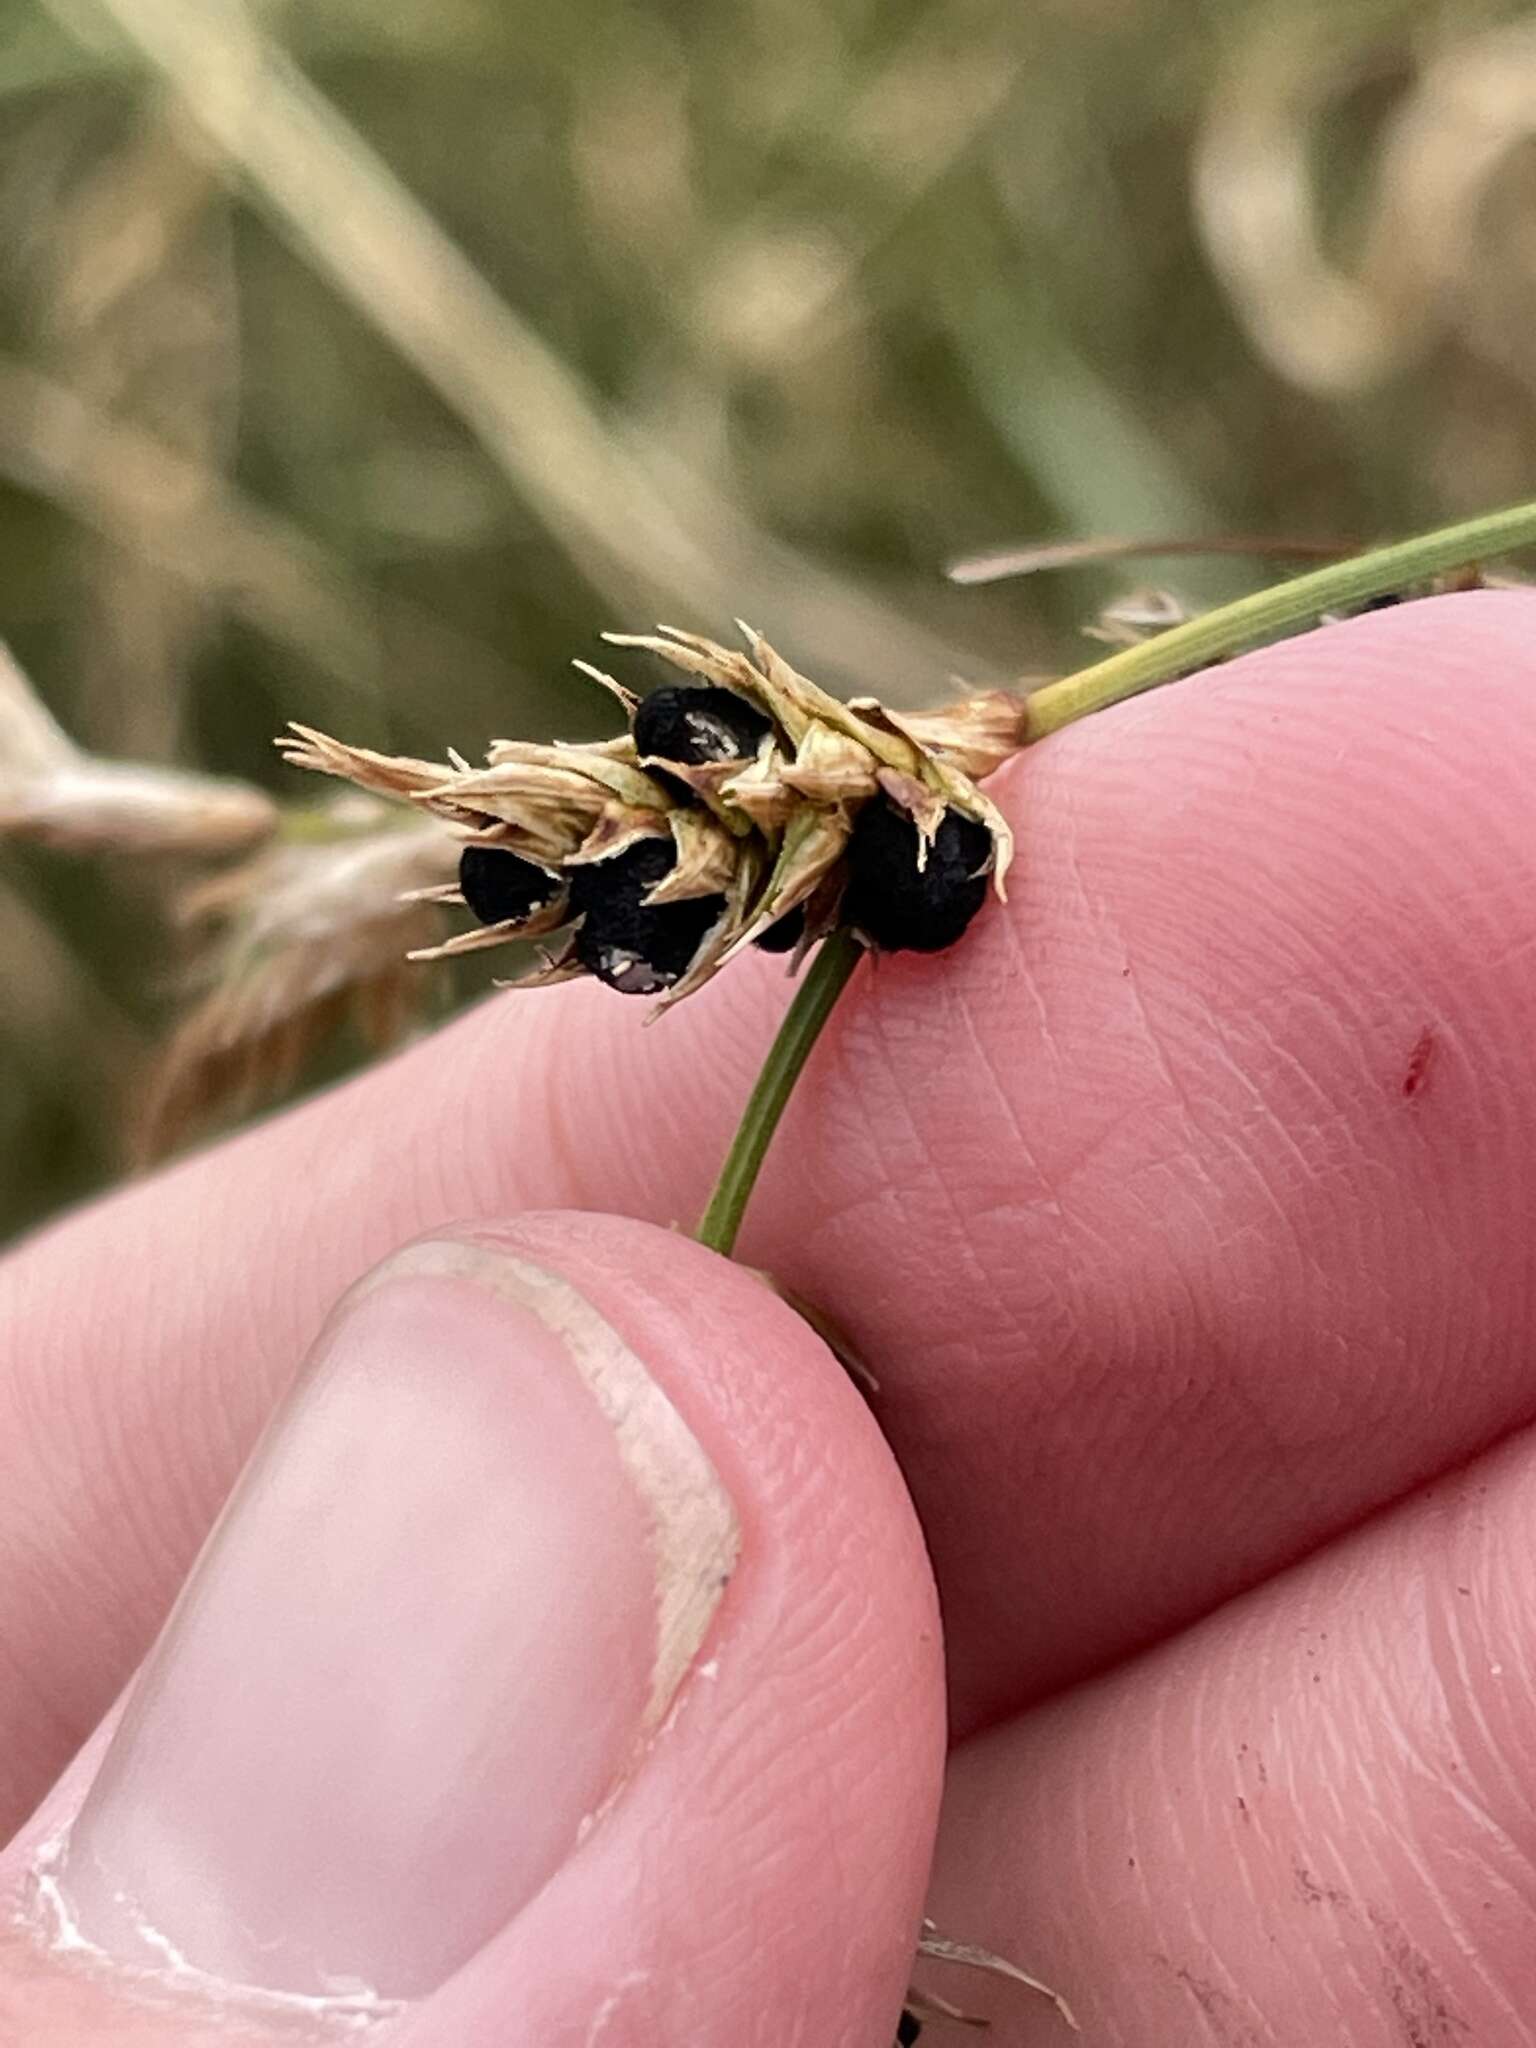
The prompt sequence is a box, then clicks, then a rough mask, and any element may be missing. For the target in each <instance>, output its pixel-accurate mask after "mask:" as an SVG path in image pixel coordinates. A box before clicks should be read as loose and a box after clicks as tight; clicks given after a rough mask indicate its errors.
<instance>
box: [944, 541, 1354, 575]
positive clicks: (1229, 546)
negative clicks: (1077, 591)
mask: <svg viewBox="0 0 1536 2048" xmlns="http://www.w3.org/2000/svg"><path fill="white" fill-rule="evenodd" d="M1362 546H1363V543H1362V542H1361V541H1358V540H1291V539H1282V538H1277V537H1276V536H1274V535H1272V534H1269V535H1266V534H1247V533H1231V534H1211V535H1208V536H1207V537H1206V538H1205V539H1203V540H1201V539H1192V538H1191V539H1179V538H1175V537H1173V536H1171V535H1164V536H1162V537H1160V538H1153V539H1150V540H1135V539H1125V538H1122V537H1115V538H1105V539H1102V540H1049V541H1035V542H1025V543H1023V544H1021V545H1020V546H1018V547H1011V548H991V549H989V550H988V551H987V552H986V553H985V554H980V555H964V556H962V557H961V558H960V560H959V561H956V562H951V563H950V564H949V566H948V568H947V569H946V570H945V571H944V573H945V575H946V576H947V577H948V578H949V580H950V582H951V583H967V584H970V583H999V582H1001V581H1002V580H1003V579H1004V578H1005V577H1008V576H1038V575H1040V574H1041V573H1042V572H1043V571H1045V570H1049V569H1082V568H1087V567H1089V566H1090V565H1091V564H1093V563H1095V562H1124V561H1129V560H1133V559H1135V558H1137V557H1139V556H1143V555H1167V556H1169V557H1176V556H1194V557H1196V558H1198V557H1200V556H1202V555H1239V556H1252V557H1253V558H1255V559H1266V558H1267V559H1268V560H1271V561H1276V562H1332V561H1335V560H1337V559H1338V557H1339V556H1341V555H1353V554H1356V553H1358V551H1359V550H1360V548H1361V547H1362Z"/></svg>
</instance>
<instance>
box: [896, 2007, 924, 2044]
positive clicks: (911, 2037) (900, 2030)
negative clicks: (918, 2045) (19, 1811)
mask: <svg viewBox="0 0 1536 2048" xmlns="http://www.w3.org/2000/svg"><path fill="white" fill-rule="evenodd" d="M922 2031H923V2023H922V2021H921V2020H920V2019H919V2018H918V2016H917V2014H916V2013H915V2012H905V2011H904V2012H903V2013H902V2015H901V2018H900V2020H899V2021H898V2022H897V2026H896V2048H913V2044H914V2043H915V2042H916V2041H917V2039H918V2037H919V2036H920V2035H921V2033H922Z"/></svg>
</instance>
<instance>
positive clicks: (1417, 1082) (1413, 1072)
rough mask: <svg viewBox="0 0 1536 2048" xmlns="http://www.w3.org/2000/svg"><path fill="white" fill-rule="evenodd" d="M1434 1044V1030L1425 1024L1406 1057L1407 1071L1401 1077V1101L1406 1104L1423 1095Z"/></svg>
mask: <svg viewBox="0 0 1536 2048" xmlns="http://www.w3.org/2000/svg"><path fill="white" fill-rule="evenodd" d="M1435 1044H1436V1040H1435V1033H1434V1028H1433V1026H1431V1025H1429V1024H1426V1025H1425V1026H1424V1029H1423V1030H1422V1031H1421V1032H1420V1033H1419V1035H1418V1037H1417V1038H1416V1039H1415V1040H1414V1045H1413V1051H1412V1052H1411V1053H1409V1055H1408V1071H1407V1073H1406V1074H1404V1076H1403V1099H1404V1100H1405V1101H1406V1102H1411V1101H1412V1100H1413V1098H1414V1096H1416V1095H1419V1094H1422V1093H1423V1089H1424V1083H1425V1082H1426V1081H1427V1080H1428V1078H1429V1063H1430V1061H1431V1060H1432V1059H1433V1058H1434V1056H1435Z"/></svg>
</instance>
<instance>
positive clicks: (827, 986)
mask: <svg viewBox="0 0 1536 2048" xmlns="http://www.w3.org/2000/svg"><path fill="white" fill-rule="evenodd" d="M863 957H864V948H863V947H862V946H861V945H860V944H859V942H858V940H857V939H856V938H854V937H853V935H852V933H851V932H846V931H835V932H833V933H832V934H831V936H830V937H828V938H826V939H824V940H823V941H822V943H821V949H820V951H819V952H818V953H817V955H816V957H815V959H814V960H813V961H812V962H811V964H810V966H809V967H808V968H807V969H806V972H805V977H804V979H803V980H802V981H801V983H800V986H799V987H798V988H797V989H796V990H795V999H794V1001H793V1002H792V1003H791V1004H790V1006H789V1008H788V1010H787V1011H786V1012H785V1016H784V1021H783V1023H782V1024H781V1025H780V1026H779V1029H778V1033H777V1035H776V1036H775V1038H774V1041H773V1044H772V1045H771V1046H770V1047H769V1049H768V1057H767V1059H766V1060H764V1062H763V1067H762V1072H761V1073H760V1074H759V1075H758V1077H757V1083H756V1086H755V1087H754V1088H753V1090H752V1093H751V1095H750V1096H749V1097H748V1099H747V1106H746V1108H745V1109H744V1110H743V1111H742V1117H741V1122H740V1123H739V1124H738V1125H737V1127H736V1135H735V1137H734V1138H732V1140H731V1149H730V1150H729V1152H727V1153H726V1155H725V1164H724V1165H723V1166H722V1167H721V1169H720V1178H719V1179H718V1180H717V1181H716V1182H715V1191H714V1193H713V1194H712V1195H711V1196H710V1198H709V1206H708V1208H706V1209H705V1211H704V1215H703V1217H702V1219H701V1221H700V1223H699V1227H698V1229H697V1231H696V1232H695V1233H694V1234H695V1236H696V1237H697V1238H698V1241H699V1243H700V1244H706V1245H708V1246H709V1248H710V1250H711V1251H716V1252H721V1253H723V1254H724V1255H725V1256H726V1257H727V1258H728V1257H729V1256H730V1254H731V1251H732V1249H733V1248H734V1246H735V1243H736V1234H737V1232H738V1231H739V1230H740V1229H741V1219H742V1217H743V1215H745V1213H746V1207H747V1203H748V1201H749V1200H750V1198H751V1194H752V1189H753V1187H754V1185H755V1184H756V1181H757V1176H758V1170H759V1168H760V1167H761V1166H762V1163H763V1158H764V1155H765V1154H766V1152H767V1150H768V1145H769V1141H770V1140H771V1138H772V1137H773V1134H774V1132H775V1131H776V1130H777V1129H778V1124H779V1118H780V1117H781V1116H782V1115H783V1114H784V1109H785V1105H786V1104H787V1103H788V1101H789V1098H790V1094H791V1091H792V1090H793V1088H794V1085H795V1082H796V1081H797V1080H798V1079H799V1076H800V1069H801V1068H802V1067H803V1066H804V1065H805V1062H806V1060H807V1058H808V1057H809V1056H810V1050H811V1047H812V1046H813V1045H814V1044H815V1043H816V1040H817V1037H818V1036H819V1035H820V1032H821V1027H822V1025H823V1024H825V1023H826V1021H827V1019H828V1017H830V1016H831V1014H832V1009H833V1006H834V1004H835V1003H836V1002H837V999H838V997H839V996H840V995H841V994H842V992H843V989H844V988H845V987H846V986H847V982H848V977H849V976H850V975H851V974H852V973H853V970H854V968H855V967H857V966H858V964H859V962H860V960H862V959H863Z"/></svg>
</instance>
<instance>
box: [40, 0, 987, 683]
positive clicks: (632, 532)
mask: <svg viewBox="0 0 1536 2048" xmlns="http://www.w3.org/2000/svg"><path fill="white" fill-rule="evenodd" d="M95 4H96V5H97V7H98V8H99V10H100V11H101V12H102V13H103V14H105V15H106V16H108V17H109V18H110V19H111V20H112V21H113V22H114V23H115V24H116V25H117V26H118V28H120V29H121V30H122V31H123V32H124V33H125V34H126V35H127V36H128V37H129V38H130V39H131V40H132V41H133V42H134V43H135V44H136V45H137V46H138V47H139V48H140V49H141V50H142V51H143V52H144V53H145V55H146V56H147V57H148V58H149V59H150V60H151V62H153V63H154V64H155V66H156V67H157V68H158V69H159V70H160V71H161V73H162V74H163V75H164V76H165V77H166V78H167V79H169V80H170V81H171V82H172V83H173V84H174V85H175V87H176V89H177V90H178V91H179V92H180V94H181V95H182V96H183V98H184V99H185V101H186V103H187V105H188V107H189V109H190V110H191V112H192V114H193V116H194V117H195V119H196V120H197V121H198V123H199V124H200V125H201V127H202V128H203V129H204V130H205V131H206V132H207V133H208V134H209V135H210V136H211V137H212V138H213V139H214V140H215V142H216V143H217V144H218V146H219V147H220V149H222V150H223V151H224V153H225V155H226V156H227V157H228V159H229V161H230V162H231V164H233V165H235V166H237V167H238V168H239V169H240V170H241V171H242V172H243V173H244V175H245V177H246V178H247V179H248V180H249V181H250V184H251V185H252V187H253V188H254V190H255V192H256V193H257V194H258V195H259V196H260V198H261V199H262V201H263V202H264V203H265V205H266V206H267V207H268V209H269V210H270V211H271V212H272V213H273V214H274V215H275V216H276V217H277V219H278V220H279V221H280V223H281V224H282V225H283V226H284V227H285V228H286V230H287V231H288V233H289V234H290V235H291V236H292V237H293V239H294V240H295V241H296V242H297V243H298V244H299V245H300V247H301V248H303V249H304V250H305V251H306V252H307V253H308V255H309V256H310V257H311V259H312V260H313V261H314V262H315V263H316V265H317V266H318V267H319V268H320V269H321V270H322V271H323V272H324V274H325V275H326V276H327V277H329V278H330V279H331V281H332V282H333V283H334V284H335V285H336V286H337V287H338V288H339V289H340V290H341V291H343V292H344V293H345V294H346V296H347V297H348V298H349V299H351V300H352V302H353V303H354V304H355V305H356V306H357V307H358V309H359V310H360V311H361V312H363V313H364V314H365V315H366V316H367V317H368V318H369V319H370V320H371V321H372V322H373V323H374V324H375V325H376V326H377V327H379V329H380V330H381V331H382V332H383V333H384V334H386V335H387V336H388V337H389V339H390V340H391V341H392V342H393V344H394V345H395V347H396V348H397V349H398V350H399V351H400V353H401V354H402V356H404V357H405V358H406V360H408V361H409V362H411V363H413V364H414V365H415V366H416V368H417V370H418V371H419V372H420V373H421V375H422V376H424V377H425V378H426V379H427V381H428V382H429V383H430V384H432V385H433V386H434V387H435V389H436V390H437V391H438V392H439V394H440V395H441V396H442V397H443V398H444V399H445V401H446V402H447V403H448V404H449V405H450V406H451V407H453V409H454V410H455V411H456V412H457V413H458V414H459V416H460V418H461V419H463V421H464V422H465V424H466V425H467V426H468V427H469V428H470V429H471V430H472V431H473V432H474V433H475V434H476V435H477V436H478V438H479V439H480V441H481V443H482V445H483V446H484V447H485V448H486V450H487V452H488V453H489V454H490V455H492V456H493V457H494V459H495V460H496V461H497V462H498V463H499V464H500V465H501V467H502V469H503V470H504V471H505V473H506V474H507V475H508V477H509V478H510V479H511V480H512V481H513V483H514V484H515V485H516V486H517V488H518V489H519V490H520V491H521V492H522V494H523V495H524V496H525V498H526V499H527V500H528V502H529V503H530V504H531V505H533V506H534V507H535V508H536V509H537V511H538V512H539V514H540V516H541V517H542V518H543V519H544V521H545V522H546V524H547V525H548V526H549V527H550V529H551V531H553V532H555V533H558V534H559V535H560V536H561V537H562V538H563V539H564V541H565V543H566V545H567V546H568V548H569V549H570V551H571V553H572V554H573V556H575V557H576V558H578V559H579V560H580V561H581V562H582V564H583V566H584V568H585V569H586V571H587V573H588V574H590V575H591V576H592V577H593V578H594V580H595V581H597V582H598V583H599V584H600V585H601V586H602V587H604V588H606V589H607V590H608V591H609V592H610V593H611V594H612V595H613V596H614V597H616V598H617V599H619V600H620V601H621V602H623V603H625V604H629V603H632V602H633V600H634V597H635V594H636V592H637V590H642V589H643V590H648V591H650V592H652V593H654V594H656V595H661V594H666V595H668V596H670V597H671V598H672V600H673V601H674V602H675V603H677V604H679V605H680V606H682V607H683V608H685V609H686V610H688V611H694V612H697V611H700V610H705V611H716V612H724V611H727V610H728V609H729V608H731V607H734V606H735V605H739V604H741V603H742V602H743V600H745V601H746V602H747V603H749V604H750V605H752V606H754V607H759V608H761V609H762V610H763V611H764V612H765V613H766V614H769V615H772V616H774V617H776V618H778V619H779V620H781V621H782V622H783V624H784V626H785V628H786V630H787V632H788V634H789V636H790V637H791V638H792V639H793V640H795V641H796V642H797V643H799V644H800V645H801V646H803V647H805V648H807V649H808V650H809V651H810V652H811V653H812V654H814V655H815V656H816V658H817V659H818V660H820V661H823V662H825V663H827V664H828V665H831V666H841V667H845V668H847V669H849V670H850V671H851V672H853V673H860V674H862V673H870V674H878V673H880V672H881V671H883V670H885V669H887V668H895V669H897V670H898V671H899V670H900V669H901V668H903V667H905V668H919V669H922V668H926V669H928V670H929V671H930V672H931V673H936V674H944V673H946V672H948V671H950V670H952V669H955V668H957V667H960V668H964V667H966V666H967V665H968V662H967V656H966V653H965V651H964V650H962V649H956V648H953V647H950V646H947V645H945V644H944V643H943V642H942V641H939V640H937V639H936V638H935V637H934V636H933V635H931V634H930V633H928V632H927V631H926V630H925V629H923V628H922V627H921V626H919V625H918V624H917V623H916V622H915V621H913V620H910V619H907V618H905V617H904V616H902V615H901V614H899V613H897V612H895V611H894V610H893V609H892V608H891V607H890V606H888V605H885V604H883V603H881V602H880V601H878V600H877V599H875V598H872V597H869V596H868V595H866V594H865V593H863V592H861V591H860V590H858V589H857V588H856V587H855V586H852V585H850V584H848V583H847V582H845V581H844V580H843V579H841V578H839V577H837V576H834V575H831V574H829V573H828V572H827V571H826V570H824V569H822V568H820V567H819V566H818V565H817V564H815V563H814V562H812V561H809V560H808V559H806V558H804V557H803V556H801V555H799V554H798V553H796V552H795V551H794V550H793V549H791V548H789V547H786V546H785V545H784V544H783V543H781V542H779V541H778V540H776V539H775V538H774V537H773V536H772V535H771V534H768V533H765V532H764V531H762V530H761V529H760V528H758V527H757V526H756V525H755V524H754V522H753V521H752V520H751V519H750V518H749V517H748V516H747V515H746V514H745V513H744V512H743V511H742V509H741V507H740V506H739V505H738V504H737V503H736V502H735V501H734V500H732V499H730V498H728V497H725V496H723V495H722V494H721V493H719V492H718V491H717V490H715V489H714V488H713V487H712V486H711V484H710V483H709V482H708V481H707V479H705V478H703V477H701V476H699V475H696V474H684V473H681V472H680V466H679V465H678V463H677V462H676V460H675V458H674V457H673V456H672V455H671V454H670V453H669V451H668V450H667V449H666V448H665V447H663V446H661V445H659V444H657V443H655V442H653V441H651V440H650V439H649V438H648V437H647V436H645V435H643V434H641V433H640V432H639V431H638V430H637V429H636V428H635V427H634V426H633V425H632V424H629V423H626V422H624V421H621V420H609V419H605V418H604V417H602V416H601V414H600V412H599V410H598V406H597V403H596V400H595V398H594V396H593V394H592V393H591V392H590V390H589V389H588V388H587V387H586V386H585V384H584V383H583V382H582V380H581V379H580V378H579V377H578V376H577V375H576V373H575V372H574V371H572V370H571V369H570V368H569V367H568V365H567V364H566V363H564V362H563V361H562V360H561V359H560V357H559V356H558V355H556V354H555V352H554V351H553V350H552V349H550V348H549V347H548V346H547V345H546V344H545V343H544V341H543V340H542V339H541V338H540V337H539V336H538V335H537V334H536V333H535V332H534V330H533V328H532V327H531V326H530V325H529V324H528V323H527V322H526V321H524V320H522V319H520V318H519V317H518V315H517V314H516V313H514V312H513V311H512V309H511V308H510V307H509V306H507V305H506V304H505V302H504V301H503V300H502V299H501V298H499V297H498V296H497V294H496V293H495V291H494V290H493V289H492V288H491V286H490V285H489V284H488V283H487V282H486V280H485V278H484V277H483V276H481V274H480V273H479V271H477V270H476V269H475V267H474V265H473V264H472V263H470V262H469V261H468V259H467V258H466V257H465V256H464V254H463V252H462V251H461V250H460V249H459V248H458V247H457V245H456V244H455V243H454V242H452V241H451V240H450V239H449V237H448V236H447V235H446V234H445V233H444V232H443V230H442V229H441V228H440V227H439V226H438V224H437V222H436V221H435V220H434V219H433V218H432V217H431V216H430V214H428V213H427V212H426V210H425V209H424V208H423V207H422V206H421V205H419V204H418V202H417V201H416V200H415V199H414V198H413V197H412V196H411V194H410V193H409V192H408V191H407V190H406V189H405V187H404V186H403V185H402V184H401V183H400V181H399V180H398V179H397V178H396V177H395V175H394V174H393V172H392V171H391V170H390V169H389V167H388V166H387V165H386V164H385V163H384V162H383V161H382V160H381V159H380V158H379V157H378V156H377V155H376V154H375V153H374V152H373V151H372V150H371V149H370V148H369V146H368V145H367V143H366V142H365V141H364V140H363V138H362V137H361V136H360V135H359V134H358V133H357V132H356V131H355V130H354V129H353V128H352V127H350V126H349V124H348V123H347V122H346V120H345V119H344V118H343V116H342V115H341V114H340V113H339V112H338V110H337V109H336V108H335V107H334V106H333V105H331V103H330V102H329V101H328V100H326V99H325V97H324V96H323V95H322V94H321V93H320V92H319V91H317V89H316V88H315V87H314V86H313V85H312V84H311V83H310V81H309V80H308V79H307V78H305V77H304V75H303V74H302V72H300V70H299V69H298V67H297V66H296V65H295V64H294V63H293V62H292V61H291V59H290V58H289V57H288V56H287V55H286V53H285V52H284V51H282V50H280V49H279V48H278V47H277V46H276V45H275V44H273V43H272V42H270V41H269V40H268V39H267V38H265V37H264V36H263V35H262V34H261V33H260V31H259V30H258V28H257V27H256V25H255V23H254V22H253V20H252V18H251V16H250V15H249V13H248V12H247V11H246V10H245V9H244V8H243V7H242V6H240V5H239V4H238V0H218V4H213V0H208V4H205V5H203V6H199V7H195V8H192V7H187V6H185V5H183V4H182V0H95ZM48 5H49V7H50V11H51V12H53V13H54V14H55V15H56V17H57V18H58V20H59V22H60V25H61V26H62V27H64V28H65V29H66V30H72V29H73V28H74V27H75V14H74V8H73V6H72V5H66V4H64V0H48Z"/></svg>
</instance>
